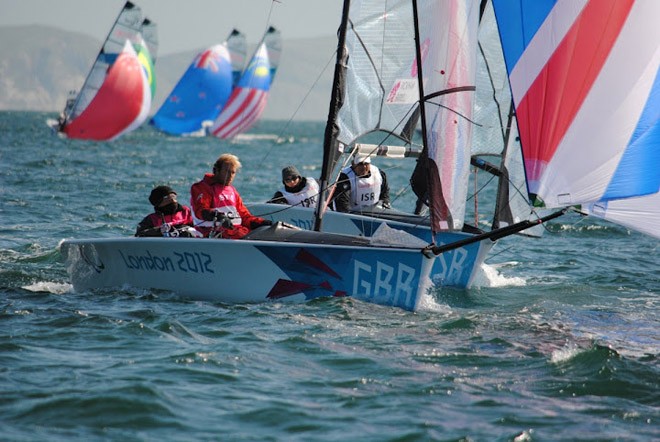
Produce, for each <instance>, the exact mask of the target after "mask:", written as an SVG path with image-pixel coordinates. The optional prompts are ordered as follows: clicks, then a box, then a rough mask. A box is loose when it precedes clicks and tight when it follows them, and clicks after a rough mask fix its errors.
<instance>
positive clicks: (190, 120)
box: [151, 30, 245, 135]
mask: <svg viewBox="0 0 660 442" xmlns="http://www.w3.org/2000/svg"><path fill="white" fill-rule="evenodd" d="M241 41H242V42H243V44H244V43H245V37H244V36H243V34H241V33H240V32H238V31H236V30H234V31H232V33H231V34H230V36H229V37H228V39H227V41H225V42H224V43H222V44H217V45H214V46H211V47H209V48H207V49H205V50H204V51H202V52H200V53H199V54H197V55H196V56H195V58H194V59H193V61H192V63H191V64H190V65H189V66H188V69H187V70H186V72H184V74H183V75H182V76H181V78H180V79H179V81H178V83H177V84H176V86H174V89H172V92H170V94H169V95H168V97H167V98H166V99H165V101H164V102H163V104H162V105H161V107H160V109H158V112H156V114H155V115H154V116H153V118H152V119H151V124H153V125H154V126H155V127H156V128H158V129H159V130H161V131H163V132H166V133H169V134H172V135H189V134H195V133H198V132H199V131H200V130H203V128H204V124H205V123H206V122H207V121H213V120H214V119H215V118H216V117H217V116H218V114H219V113H220V111H221V110H222V108H223V107H224V106H225V104H226V103H227V100H228V99H229V96H230V94H231V92H232V88H233V81H232V70H233V69H234V67H233V66H239V65H240V64H242V61H241ZM229 48H231V52H230V49H229Z"/></svg>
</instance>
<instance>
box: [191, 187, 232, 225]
mask: <svg viewBox="0 0 660 442" xmlns="http://www.w3.org/2000/svg"><path fill="white" fill-rule="evenodd" d="M197 184H198V185H201V186H203V187H202V189H203V194H205V195H207V196H208V195H210V196H211V197H212V199H213V200H212V204H211V206H212V207H211V209H217V210H218V211H220V212H222V213H224V214H225V216H227V218H229V219H230V220H231V223H232V224H233V225H234V226H240V225H241V223H242V219H241V215H239V213H238V209H237V208H236V205H237V201H238V193H237V192H236V189H235V188H234V186H223V185H220V184H212V185H209V184H208V183H206V182H205V181H200V182H199V183H197ZM200 195H201V194H200ZM193 219H194V220H195V226H196V227H202V228H210V227H213V221H205V220H204V219H200V218H197V216H196V215H195V213H193Z"/></svg>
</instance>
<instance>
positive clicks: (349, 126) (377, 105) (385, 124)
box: [337, 0, 418, 145]
mask: <svg viewBox="0 0 660 442" xmlns="http://www.w3.org/2000/svg"><path fill="white" fill-rule="evenodd" d="M350 17H351V22H350V23H351V25H350V26H349V28H348V30H347V35H346V45H345V46H346V50H347V52H348V60H347V70H346V76H345V79H346V80H345V93H344V96H343V98H344V103H343V106H342V107H341V109H340V110H339V115H338V119H337V125H338V127H339V135H338V139H339V141H341V142H342V143H343V144H345V145H350V144H352V143H353V142H354V141H355V140H356V139H357V138H359V137H360V136H362V135H364V134H367V133H369V132H372V131H375V130H382V131H385V132H393V133H397V132H401V131H402V130H403V127H404V124H405V122H406V116H408V115H410V113H411V112H412V110H413V109H414V108H415V106H416V100H417V98H418V94H417V76H416V75H417V72H416V66H415V41H414V32H413V27H412V23H413V19H412V7H411V4H410V2H409V1H406V0H398V1H390V2H383V1H382V0H364V1H354V2H351V9H350ZM402 88H403V89H407V90H409V91H412V94H410V93H409V94H408V95H407V98H406V99H403V98H402V97H404V94H403V93H402V91H401V89H402Z"/></svg>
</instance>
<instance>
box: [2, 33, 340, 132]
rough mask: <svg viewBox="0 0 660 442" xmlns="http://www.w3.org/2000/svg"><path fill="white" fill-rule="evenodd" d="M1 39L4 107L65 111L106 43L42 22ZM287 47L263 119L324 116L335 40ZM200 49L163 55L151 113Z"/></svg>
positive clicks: (286, 42)
mask: <svg viewBox="0 0 660 442" xmlns="http://www.w3.org/2000/svg"><path fill="white" fill-rule="evenodd" d="M0 41H1V42H2V44H1V45H0V110H34V111H52V112H59V111H61V110H62V109H63V108H64V103H65V102H66V99H67V96H68V93H69V91H70V90H72V89H76V90H77V89H80V87H81V86H82V84H83V82H84V81H85V77H86V76H87V73H88V71H89V68H90V67H91V65H92V63H93V62H94V59H95V58H96V55H97V53H98V51H99V48H100V47H101V42H100V41H98V40H96V39H94V38H92V37H89V36H87V35H84V34H79V33H75V32H67V31H63V30H61V29H58V28H54V27H50V26H37V25H31V26H7V27H0ZM217 43H221V41H210V42H209V43H208V45H209V46H211V45H213V44H217ZM282 46H283V49H282V56H281V59H280V67H279V69H278V72H277V77H276V78H275V82H274V84H273V87H272V90H271V96H270V99H269V102H268V106H267V107H266V111H265V112H264V118H265V119H274V120H289V119H291V118H293V119H294V120H311V121H314V120H315V121H322V120H325V119H326V118H327V113H328V103H329V98H330V90H331V84H332V76H333V69H334V61H335V57H334V55H333V54H334V51H335V47H336V40H335V38H333V37H327V38H315V39H298V40H284V42H283V45H282ZM201 49H203V48H199V50H201ZM248 50H249V51H250V52H251V51H252V50H253V48H251V47H250V48H249V49H248ZM197 52H198V51H190V52H180V53H176V54H171V55H165V56H159V57H158V59H157V62H156V76H157V77H156V79H157V92H156V99H155V102H154V105H153V106H152V112H151V113H152V114H153V113H155V112H156V111H157V110H158V107H159V106H160V105H161V103H162V102H163V100H164V99H165V97H166V96H167V94H169V92H170V91H171V90H172V88H173V87H174V85H175V84H176V82H177V81H178V80H179V77H180V76H181V75H182V74H183V72H184V71H185V69H186V68H187V67H188V65H189V64H190V62H191V61H192V59H193V57H194V56H195V55H196V53H197ZM324 68H325V70H324ZM294 112H296V115H294Z"/></svg>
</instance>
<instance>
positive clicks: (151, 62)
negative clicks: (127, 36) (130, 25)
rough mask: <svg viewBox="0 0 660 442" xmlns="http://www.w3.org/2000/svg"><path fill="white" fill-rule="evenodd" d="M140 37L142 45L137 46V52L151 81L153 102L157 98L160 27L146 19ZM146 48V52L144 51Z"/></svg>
mask: <svg viewBox="0 0 660 442" xmlns="http://www.w3.org/2000/svg"><path fill="white" fill-rule="evenodd" d="M140 35H141V36H142V38H141V39H140V41H139V42H138V44H139V45H140V46H139V45H135V50H136V52H137V53H138V57H139V58H140V63H142V66H143V67H144V69H145V72H146V74H147V78H148V79H149V86H150V89H151V100H152V101H153V100H154V98H155V97H156V71H155V65H156V58H157V57H158V26H157V25H156V23H154V22H153V21H151V20H149V19H148V18H145V19H144V20H143V21H142V26H141V27H140ZM142 47H145V48H146V50H144V49H142Z"/></svg>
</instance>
